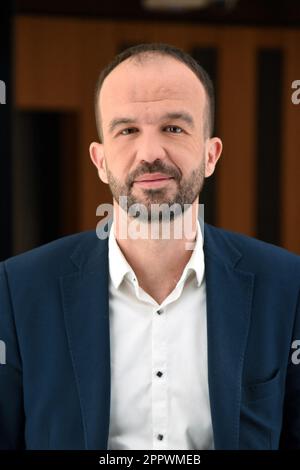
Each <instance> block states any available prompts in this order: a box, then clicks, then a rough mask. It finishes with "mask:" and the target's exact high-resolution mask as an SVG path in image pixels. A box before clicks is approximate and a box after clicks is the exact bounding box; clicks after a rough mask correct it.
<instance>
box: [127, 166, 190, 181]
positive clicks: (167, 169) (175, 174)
mask: <svg viewBox="0 0 300 470" xmlns="http://www.w3.org/2000/svg"><path fill="white" fill-rule="evenodd" d="M146 173H150V174H151V173H163V174H164V175H166V176H169V177H172V178H174V179H175V181H180V179H181V172H180V171H179V170H178V169H177V168H174V167H171V166H168V165H165V164H164V163H163V162H162V161H161V160H155V161H154V162H153V163H149V162H144V163H142V164H141V165H140V166H139V167H138V168H136V170H134V171H133V172H132V173H130V174H129V175H128V177H127V178H126V184H127V186H128V187H131V186H132V185H133V183H134V181H135V180H136V178H138V177H139V176H143V175H144V174H146Z"/></svg>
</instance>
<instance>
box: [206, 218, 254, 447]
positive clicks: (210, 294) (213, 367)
mask: <svg viewBox="0 0 300 470" xmlns="http://www.w3.org/2000/svg"><path fill="white" fill-rule="evenodd" d="M204 253H205V271H206V295H207V336H208V382H209V395H210V404H211V414H212V424H213V432H214V444H215V449H238V447H239V423H240V402H241V383H242V372H243V361H244V354H245V348H246V341H247V334H248V329H249V323H250V314H251V304H252V295H253V286H254V274H253V273H250V272H245V271H242V270H239V269H237V268H236V267H235V266H236V264H237V262H238V261H239V259H240V258H241V254H240V253H239V252H238V251H237V250H236V248H235V247H233V246H232V245H231V244H229V242H227V241H226V239H225V238H224V236H223V235H221V234H220V232H219V231H217V230H216V229H214V228H213V227H209V226H207V225H206V224H205V236H204Z"/></svg>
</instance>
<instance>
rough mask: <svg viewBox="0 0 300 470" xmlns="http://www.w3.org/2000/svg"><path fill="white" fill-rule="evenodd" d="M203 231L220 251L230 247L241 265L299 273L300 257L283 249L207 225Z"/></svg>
mask: <svg viewBox="0 0 300 470" xmlns="http://www.w3.org/2000/svg"><path fill="white" fill-rule="evenodd" d="M205 230H206V236H208V238H211V239H213V243H214V245H215V246H219V247H220V248H221V250H220V251H224V250H226V249H228V248H229V247H230V249H231V250H234V251H235V253H239V258H240V259H241V263H242V264H243V265H245V264H247V265H249V266H250V267H251V266H252V267H256V266H259V267H260V268H263V267H264V266H265V267H266V268H267V269H268V270H270V269H271V268H273V269H278V268H286V269H290V268H293V269H295V270H296V271H297V272H299V273H300V256H299V255H297V254H296V253H292V252H290V251H288V250H287V249H285V248H282V247H280V246H277V245H274V244H272V243H267V242H265V241H262V240H259V239H257V238H254V237H250V236H248V235H244V234H241V233H237V232H234V231H230V230H225V229H222V228H217V227H214V226H212V225H209V224H205ZM254 270H255V269H254Z"/></svg>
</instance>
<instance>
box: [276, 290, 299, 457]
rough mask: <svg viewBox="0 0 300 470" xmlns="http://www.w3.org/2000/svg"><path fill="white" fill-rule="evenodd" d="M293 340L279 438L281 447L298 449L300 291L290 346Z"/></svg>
mask: <svg viewBox="0 0 300 470" xmlns="http://www.w3.org/2000/svg"><path fill="white" fill-rule="evenodd" d="M294 341H297V342H298V343H297V344H298V346H297V349H296V350H295V349H291V354H290V360H289V364H288V369H287V377H286V385H285V398H284V410H283V425H282V432H281V438H280V448H281V449H300V351H299V341H300V292H299V295H298V304H297V309H296V318H295V323H294V331H293V336H292V340H291V346H292V344H293V343H294ZM293 353H294V354H293Z"/></svg>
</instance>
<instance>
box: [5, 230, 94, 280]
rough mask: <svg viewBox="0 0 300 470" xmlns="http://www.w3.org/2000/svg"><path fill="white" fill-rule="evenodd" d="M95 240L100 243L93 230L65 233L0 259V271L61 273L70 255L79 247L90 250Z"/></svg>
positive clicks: (68, 261)
mask: <svg viewBox="0 0 300 470" xmlns="http://www.w3.org/2000/svg"><path fill="white" fill-rule="evenodd" d="M97 241H98V243H101V241H100V240H99V239H98V238H97V235H96V232H95V231H94V230H87V231H84V232H79V233H75V234H72V235H67V236H64V237H61V238H59V239H57V240H53V241H51V242H49V243H47V244H44V245H41V246H38V247H36V248H33V249H31V250H28V251H26V252H24V253H21V254H18V255H16V256H13V257H10V258H8V259H6V260H5V261H2V263H0V271H2V270H4V269H5V270H7V271H8V272H10V273H19V274H25V273H26V272H30V273H34V272H35V273H38V272H39V271H41V270H43V271H48V272H50V271H53V270H55V271H57V272H60V271H61V273H62V274H63V273H64V268H66V266H67V265H68V263H70V257H71V255H72V254H73V253H74V252H75V251H76V250H77V249H78V248H79V247H81V246H84V247H85V249H86V250H87V251H88V250H89V249H91V250H92V247H93V246H95V245H96V242H97Z"/></svg>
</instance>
